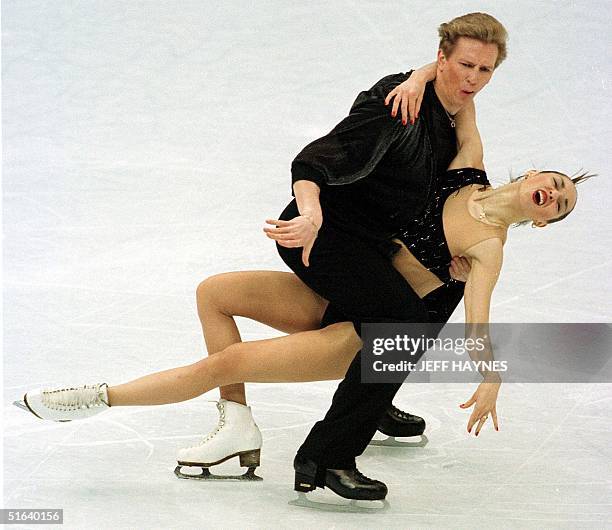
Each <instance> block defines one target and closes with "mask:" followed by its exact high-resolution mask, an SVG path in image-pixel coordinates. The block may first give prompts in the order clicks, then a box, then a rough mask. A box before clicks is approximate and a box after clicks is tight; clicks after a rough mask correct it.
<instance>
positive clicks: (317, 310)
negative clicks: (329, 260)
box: [196, 271, 327, 404]
mask: <svg viewBox="0 0 612 530" xmlns="http://www.w3.org/2000/svg"><path fill="white" fill-rule="evenodd" d="M196 299H197V305H198V316H199V318H200V322H201V324H202V332H203V334H204V340H205V342H206V349H207V351H208V353H209V355H211V354H215V353H218V352H221V351H223V350H225V348H227V347H228V346H231V345H232V344H236V343H239V342H241V340H242V339H241V337H240V333H239V331H238V328H237V326H236V322H235V320H234V317H235V316H241V317H245V318H250V319H251V320H256V321H257V322H261V323H262V324H266V325H268V326H270V327H273V328H275V329H277V330H279V331H283V332H285V333H296V332H299V331H308V330H315V329H318V328H319V325H320V322H321V317H322V316H323V312H324V311H325V308H326V306H327V302H326V301H325V300H324V299H323V298H321V297H320V296H319V295H317V294H316V293H315V292H314V291H312V290H311V289H310V288H308V287H307V286H306V285H305V284H304V283H302V281H301V280H300V279H299V278H298V277H297V276H295V275H294V274H291V273H286V272H275V271H248V272H230V273H225V274H218V275H216V276H212V277H210V278H207V279H206V280H204V281H203V282H202V283H200V285H199V286H198V288H197V291H196ZM220 393H221V398H222V399H226V400H229V401H234V402H237V403H242V404H246V396H245V389H244V384H243V383H237V384H231V385H226V386H222V387H221V388H220Z"/></svg>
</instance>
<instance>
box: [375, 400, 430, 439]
mask: <svg viewBox="0 0 612 530" xmlns="http://www.w3.org/2000/svg"><path fill="white" fill-rule="evenodd" d="M378 430H379V431H380V432H381V433H383V434H385V435H387V438H384V439H383V440H378V439H372V440H371V441H370V445H381V446H387V447H425V445H427V442H428V441H429V440H428V439H427V436H425V435H424V434H423V433H424V432H425V420H424V419H423V418H421V417H420V416H415V415H414V414H410V413H408V412H403V411H401V410H399V409H398V408H396V407H394V406H393V405H391V406H389V408H388V409H387V410H386V411H385V414H384V415H383V417H382V418H381V419H380V420H379V421H378ZM415 436H420V439H419V440H415V441H401V440H396V438H404V437H406V438H413V437H415Z"/></svg>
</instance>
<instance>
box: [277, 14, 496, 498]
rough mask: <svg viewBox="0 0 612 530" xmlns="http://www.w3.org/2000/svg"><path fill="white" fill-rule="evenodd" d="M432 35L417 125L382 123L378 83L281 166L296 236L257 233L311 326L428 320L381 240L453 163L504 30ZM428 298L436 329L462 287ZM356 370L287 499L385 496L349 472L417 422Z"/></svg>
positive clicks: (467, 26)
mask: <svg viewBox="0 0 612 530" xmlns="http://www.w3.org/2000/svg"><path fill="white" fill-rule="evenodd" d="M439 35H440V47H439V50H438V56H437V61H436V63H435V66H434V65H431V68H435V80H434V81H433V82H432V83H428V85H427V88H426V91H425V94H424V98H423V102H422V106H421V110H420V113H419V118H418V119H417V120H414V121H413V122H411V124H410V125H408V126H404V125H402V124H401V123H400V121H399V119H396V120H391V119H389V117H388V110H387V107H385V104H384V101H385V97H386V96H387V94H389V92H390V91H392V90H393V89H394V88H395V87H397V86H398V85H399V84H400V83H402V82H403V81H405V80H406V79H407V76H406V74H396V75H390V76H387V77H385V78H383V79H381V80H380V81H379V82H378V83H376V84H375V85H374V86H373V87H372V88H371V89H370V90H367V91H364V92H361V93H360V94H359V96H358V97H357V99H356V100H355V102H354V104H353V106H352V108H351V111H350V113H349V115H348V116H347V117H346V118H345V119H344V120H342V121H341V122H340V123H339V124H338V125H337V126H336V127H335V128H334V129H333V130H332V131H331V132H330V133H329V134H327V135H326V136H324V137H322V138H319V139H318V140H315V141H314V142H312V143H311V144H309V145H308V146H306V148H304V149H303V150H302V152H300V154H299V155H298V156H297V157H296V158H295V160H294V161H293V164H292V182H293V191H294V195H295V201H294V202H292V203H291V204H290V205H289V206H288V207H287V208H286V209H285V211H284V212H283V214H282V216H281V219H282V220H285V221H291V222H293V225H294V226H296V227H297V228H298V230H299V231H300V232H301V233H302V234H303V237H301V238H300V240H299V241H295V240H294V241H291V242H287V241H284V240H283V238H282V236H281V235H280V234H281V232H282V230H281V229H280V228H278V229H271V230H269V232H268V233H269V236H270V237H272V238H273V239H276V240H277V243H278V245H279V246H278V249H279V252H280V255H281V257H282V258H283V260H284V261H285V262H286V263H287V264H288V265H289V267H290V268H291V269H292V270H293V271H294V272H295V273H296V274H297V275H298V276H299V277H300V279H301V280H302V281H303V282H304V283H305V284H306V285H308V286H309V287H310V288H311V289H313V290H314V291H315V292H317V293H318V294H319V295H321V296H323V297H324V298H325V299H327V300H328V301H329V307H328V310H327V312H326V313H325V315H324V318H323V322H322V326H325V325H328V324H331V323H334V322H340V321H352V322H353V323H354V325H355V329H356V331H357V333H360V324H361V323H363V322H381V321H386V322H427V321H429V319H430V317H431V315H428V314H427V313H426V311H424V308H423V307H422V306H421V305H419V303H418V300H417V301H415V293H414V291H412V289H411V288H410V286H409V285H408V284H407V282H405V281H398V278H397V275H398V273H397V271H395V270H394V268H393V267H392V265H391V256H392V255H393V253H394V250H395V245H396V244H395V243H393V242H392V238H393V237H394V236H395V235H396V234H398V233H400V232H401V231H402V227H403V226H405V225H406V223H408V222H409V221H410V220H411V219H414V218H415V217H417V216H418V215H419V214H420V213H421V211H422V209H423V207H424V205H425V204H426V202H427V198H428V193H429V190H430V187H431V184H432V179H434V178H436V175H443V172H444V171H445V170H446V168H447V167H448V165H449V164H450V162H451V160H452V159H453V158H454V156H455V155H456V152H457V148H456V135H455V132H454V125H455V124H454V118H453V116H454V115H455V114H456V113H457V112H459V111H460V110H461V109H462V108H463V107H464V106H465V105H467V104H468V103H470V102H471V101H472V99H473V98H474V96H475V95H476V94H477V93H478V92H479V91H480V90H481V89H482V88H484V86H485V85H486V84H487V83H488V82H489V80H490V79H491V76H492V75H493V71H494V69H495V68H497V66H499V64H500V63H501V62H502V61H503V60H504V59H505V56H506V38H507V33H506V30H505V29H504V27H503V26H502V25H501V24H500V23H499V22H498V21H497V20H496V19H495V18H493V17H492V16H490V15H487V14H484V13H471V14H467V15H464V16H461V17H458V18H455V19H453V20H452V21H450V22H448V23H445V24H442V25H441V26H440V28H439ZM408 75H410V74H408ZM431 77H433V75H432V76H431ZM275 230H277V231H278V232H275ZM436 293H437V294H436V304H437V307H436V311H435V312H436V313H437V314H440V315H445V320H446V319H448V317H449V316H450V314H451V313H452V311H453V310H454V308H455V307H456V305H457V304H458V303H459V301H460V300H461V297H462V295H463V284H457V283H455V284H452V283H449V284H447V285H444V286H443V287H441V288H439V289H438V290H437V291H436ZM434 321H438V320H434ZM360 361H361V360H360V354H357V356H356V357H355V359H354V360H353V362H352V364H351V366H350V368H349V370H348V372H347V374H346V376H345V379H344V380H343V381H342V382H341V383H340V385H339V387H338V389H337V391H336V393H335V395H334V397H333V401H332V404H331V407H330V409H329V411H328V412H327V414H326V416H325V418H324V419H323V420H321V421H319V422H317V423H316V424H315V426H314V427H313V429H312V430H311V432H310V434H309V435H308V437H307V438H306V440H305V442H304V443H303V444H302V446H301V447H300V449H299V450H298V453H297V456H296V458H295V461H294V468H295V472H296V482H295V488H296V490H298V491H311V490H313V489H315V487H325V486H327V487H329V488H330V489H332V490H333V491H334V492H336V493H337V494H339V495H341V496H343V497H346V498H353V499H371V500H375V499H384V497H385V496H386V493H387V488H386V486H385V485H384V484H383V483H382V482H380V481H376V480H371V479H369V478H367V477H365V476H363V475H362V474H361V473H359V471H358V470H357V467H356V462H355V458H356V457H357V456H358V455H360V454H362V453H363V451H364V450H365V448H366V446H367V444H368V443H369V441H370V440H371V438H372V436H373V435H374V433H375V432H376V430H377V429H378V428H380V427H382V428H381V430H382V431H383V432H385V430H387V431H389V430H393V428H394V426H397V424H399V423H401V422H402V421H403V422H404V423H410V422H412V423H413V424H414V421H417V420H416V419H411V418H410V417H409V415H406V414H405V413H402V412H401V411H398V410H397V409H395V408H394V407H392V405H391V402H392V399H393V397H394V395H395V393H396V392H397V390H398V389H399V386H400V385H399V384H390V383H389V384H387V383H385V384H363V383H361V362H360ZM402 415H405V417H404V419H403V420H402ZM417 418H418V417H417ZM406 419H407V420H408V421H406ZM400 427H401V425H400Z"/></svg>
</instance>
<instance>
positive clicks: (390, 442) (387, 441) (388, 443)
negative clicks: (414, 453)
mask: <svg viewBox="0 0 612 530" xmlns="http://www.w3.org/2000/svg"><path fill="white" fill-rule="evenodd" d="M412 438H415V437H412ZM428 442H429V439H428V438H427V436H425V435H424V434H421V436H420V440H418V441H404V440H398V439H397V438H396V437H395V436H387V438H384V439H382V440H379V439H375V440H370V443H369V445H374V446H378V447H425V446H426V445H427V443H428Z"/></svg>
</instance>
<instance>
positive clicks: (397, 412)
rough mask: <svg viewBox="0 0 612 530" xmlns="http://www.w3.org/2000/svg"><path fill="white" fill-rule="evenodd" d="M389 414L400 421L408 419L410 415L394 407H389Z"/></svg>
mask: <svg viewBox="0 0 612 530" xmlns="http://www.w3.org/2000/svg"><path fill="white" fill-rule="evenodd" d="M389 412H390V413H391V416H397V417H399V418H401V419H402V420H408V419H410V414H408V413H407V412H404V411H402V410H400V409H398V408H397V407H396V406H394V405H391V407H390V408H389Z"/></svg>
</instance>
